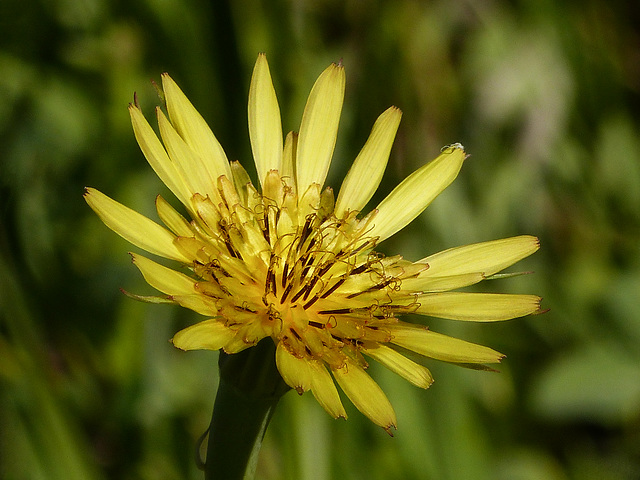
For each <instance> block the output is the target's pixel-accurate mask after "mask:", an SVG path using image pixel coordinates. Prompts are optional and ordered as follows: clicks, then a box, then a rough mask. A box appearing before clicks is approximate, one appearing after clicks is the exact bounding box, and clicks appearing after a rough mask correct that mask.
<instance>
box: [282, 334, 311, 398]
mask: <svg viewBox="0 0 640 480" xmlns="http://www.w3.org/2000/svg"><path fill="white" fill-rule="evenodd" d="M276 366H277V367H278V371H279V372H280V375H281V376H282V379H283V380H284V382H285V383H286V384H287V385H289V386H290V387H291V388H293V389H295V390H296V391H297V392H298V393H299V394H302V393H304V392H306V391H307V390H309V389H311V372H310V369H309V359H306V358H299V357H296V356H295V355H293V354H292V353H291V352H289V351H288V350H287V348H286V347H285V346H284V344H283V343H282V342H278V346H277V347H276Z"/></svg>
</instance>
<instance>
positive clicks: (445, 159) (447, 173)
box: [370, 144, 465, 241]
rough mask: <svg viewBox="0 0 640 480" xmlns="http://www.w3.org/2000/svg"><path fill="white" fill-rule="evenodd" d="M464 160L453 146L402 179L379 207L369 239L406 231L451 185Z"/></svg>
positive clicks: (456, 147)
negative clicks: (404, 229)
mask: <svg viewBox="0 0 640 480" xmlns="http://www.w3.org/2000/svg"><path fill="white" fill-rule="evenodd" d="M464 159H465V153H464V149H463V147H462V145H460V144H456V145H453V146H450V147H447V148H445V149H444V150H443V152H442V153H441V154H440V155H439V156H438V157H437V158H436V159H435V160H433V161H431V162H429V163H428V164H426V165H425V166H423V167H421V168H419V169H418V170H416V171H415V172H413V173H412V174H411V175H409V176H408V177H407V178H405V179H404V180H403V181H402V183H400V185H398V186H397V187H396V188H395V189H394V190H393V191H392V192H391V193H390V194H389V195H388V196H387V198H385V199H384V200H383V201H382V202H380V205H378V207H377V210H378V215H377V216H376V219H375V225H374V227H373V228H372V230H371V232H370V235H371V236H373V237H379V241H383V240H384V239H386V238H389V237H390V236H391V235H393V234H394V233H396V232H397V231H399V230H401V229H403V228H404V227H406V226H407V225H408V224H409V223H410V222H411V221H412V220H413V219H414V218H416V217H417V216H418V215H420V213H422V211H423V210H424V209H425V208H427V206H428V205H429V204H430V203H431V202H432V201H433V199H434V198H436V197H437V196H438V195H439V194H440V193H441V192H442V191H443V190H444V189H445V188H447V187H448V186H449V185H450V184H451V182H453V180H454V179H455V178H456V176H457V175H458V172H459V171H460V168H461V167H462V162H463V161H464Z"/></svg>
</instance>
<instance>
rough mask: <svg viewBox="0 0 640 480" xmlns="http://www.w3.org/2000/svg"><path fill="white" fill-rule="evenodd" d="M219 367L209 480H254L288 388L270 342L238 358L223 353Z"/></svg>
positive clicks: (268, 340) (210, 450)
mask: <svg viewBox="0 0 640 480" xmlns="http://www.w3.org/2000/svg"><path fill="white" fill-rule="evenodd" d="M219 363H220V384H219V386H218V392H217V394H216V401H215V404H214V407H213V415H212V417H211V426H210V427H209V444H208V446H207V461H206V464H205V479H206V480H222V479H224V480H236V479H237V480H241V479H242V480H250V479H253V477H254V474H255V470H256V465H257V462H258V453H259V452H260V447H261V445H262V439H263V438H264V434H265V432H266V430H267V426H268V424H269V420H271V416H272V415H273V412H274V410H275V407H276V405H277V403H278V401H279V400H280V397H282V395H283V394H284V393H285V392H286V391H288V390H289V387H288V386H287V385H286V384H285V383H284V381H283V380H282V377H280V374H279V373H278V370H277V368H276V364H275V346H274V344H273V341H272V340H271V339H270V338H266V339H264V340H263V341H261V342H260V343H258V345H256V346H255V347H252V348H249V349H247V350H245V351H243V352H240V353H237V354H234V355H227V354H225V353H222V352H221V353H220V362H219Z"/></svg>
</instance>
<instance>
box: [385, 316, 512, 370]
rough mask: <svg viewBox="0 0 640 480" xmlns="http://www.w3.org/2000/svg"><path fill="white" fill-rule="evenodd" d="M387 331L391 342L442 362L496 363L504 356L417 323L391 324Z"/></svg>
mask: <svg viewBox="0 0 640 480" xmlns="http://www.w3.org/2000/svg"><path fill="white" fill-rule="evenodd" d="M389 331H390V333H391V335H392V337H393V338H392V339H391V343H394V344H395V345H398V346H400V347H403V348H406V349H408V350H411V351H412V352H416V353H419V354H420V355H424V356H425V357H431V358H435V359H436V360H442V361H444V362H454V363H498V362H500V360H501V359H502V358H503V357H504V355H502V354H501V353H499V352H496V351H495V350H493V349H491V348H489V347H485V346H483V345H477V344H475V343H470V342H466V341H464V340H460V339H459V338H453V337H448V336H447V335H442V334H441V333H436V332H432V331H430V330H427V329H426V328H424V327H421V326H418V325H407V324H398V325H393V326H391V327H389Z"/></svg>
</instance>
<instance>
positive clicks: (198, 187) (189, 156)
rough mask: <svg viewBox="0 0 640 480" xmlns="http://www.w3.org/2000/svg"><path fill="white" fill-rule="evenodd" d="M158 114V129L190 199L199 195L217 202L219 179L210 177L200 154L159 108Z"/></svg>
mask: <svg viewBox="0 0 640 480" xmlns="http://www.w3.org/2000/svg"><path fill="white" fill-rule="evenodd" d="M156 114H157V116H158V127H159V129H160V135H161V136H162V141H163V142H164V145H165V147H166V148H167V152H169V156H170V157H171V160H172V161H173V164H174V165H175V167H176V169H178V171H180V172H181V175H182V177H183V178H184V182H185V184H186V185H187V188H188V189H189V193H190V194H191V195H190V197H192V196H193V195H194V194H196V193H199V194H201V195H203V196H205V197H206V196H209V197H210V198H212V199H215V200H217V199H218V198H219V193H218V191H217V190H216V188H215V185H216V180H217V177H213V176H211V175H210V172H209V171H208V170H207V168H206V166H205V162H203V161H202V158H201V157H200V156H199V154H198V153H196V152H195V151H194V150H193V149H192V148H191V147H190V146H189V145H188V144H187V143H186V142H185V141H184V140H183V139H182V137H180V135H178V132H177V131H176V130H175V129H174V128H173V125H171V123H170V122H169V120H168V119H167V117H165V115H164V113H162V110H160V109H159V108H158V109H156ZM229 178H231V176H229Z"/></svg>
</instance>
